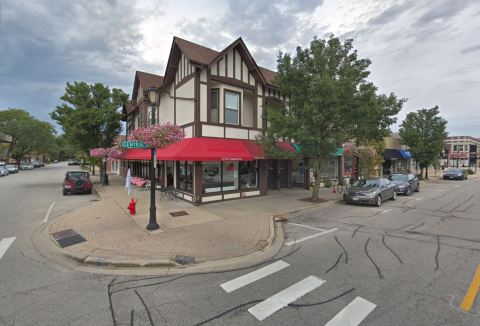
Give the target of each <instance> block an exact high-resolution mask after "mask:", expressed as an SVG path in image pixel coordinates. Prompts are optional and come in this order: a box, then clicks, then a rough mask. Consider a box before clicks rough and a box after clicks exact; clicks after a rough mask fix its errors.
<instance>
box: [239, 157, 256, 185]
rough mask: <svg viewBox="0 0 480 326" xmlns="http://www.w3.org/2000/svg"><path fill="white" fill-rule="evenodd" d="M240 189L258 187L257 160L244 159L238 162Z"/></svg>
mask: <svg viewBox="0 0 480 326" xmlns="http://www.w3.org/2000/svg"><path fill="white" fill-rule="evenodd" d="M238 174H239V177H240V189H252V188H257V162H256V161H242V162H239V163H238Z"/></svg>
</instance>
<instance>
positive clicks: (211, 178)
mask: <svg viewBox="0 0 480 326" xmlns="http://www.w3.org/2000/svg"><path fill="white" fill-rule="evenodd" d="M202 174H203V182H202V187H203V193H210V192H220V191H222V163H221V162H203V163H202Z"/></svg>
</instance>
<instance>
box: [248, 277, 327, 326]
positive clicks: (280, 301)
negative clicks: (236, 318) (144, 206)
mask: <svg viewBox="0 0 480 326" xmlns="http://www.w3.org/2000/svg"><path fill="white" fill-rule="evenodd" d="M324 283H325V281H324V280H322V279H319V278H318V277H316V276H308V277H307V278H305V279H303V280H301V281H300V282H298V283H295V284H293V285H292V286H290V287H288V288H286V289H285V290H282V291H280V292H278V293H277V294H275V295H273V296H271V297H270V298H268V299H266V300H264V301H262V302H260V303H258V304H256V305H255V306H253V307H251V308H250V309H248V312H250V313H251V314H252V315H253V316H254V317H255V318H257V319H258V320H260V321H261V320H264V319H265V318H267V317H268V316H270V315H271V314H273V313H274V312H275V311H277V310H279V309H282V308H283V307H286V306H287V305H288V304H289V303H291V302H293V301H295V300H297V299H299V298H301V297H302V296H304V295H305V294H307V293H308V292H311V291H313V290H315V289H316V288H318V287H319V286H321V285H322V284H324Z"/></svg>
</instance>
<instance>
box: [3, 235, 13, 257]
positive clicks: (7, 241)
mask: <svg viewBox="0 0 480 326" xmlns="http://www.w3.org/2000/svg"><path fill="white" fill-rule="evenodd" d="M16 238H17V237H11V238H4V239H2V240H0V258H2V257H3V255H4V254H5V253H6V252H7V250H8V248H9V247H10V246H11V245H12V243H13V241H15V239H16Z"/></svg>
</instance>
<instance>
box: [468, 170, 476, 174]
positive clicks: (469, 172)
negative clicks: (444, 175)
mask: <svg viewBox="0 0 480 326" xmlns="http://www.w3.org/2000/svg"><path fill="white" fill-rule="evenodd" d="M467 173H468V174H475V172H474V171H473V170H472V169H468V170H467Z"/></svg>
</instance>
